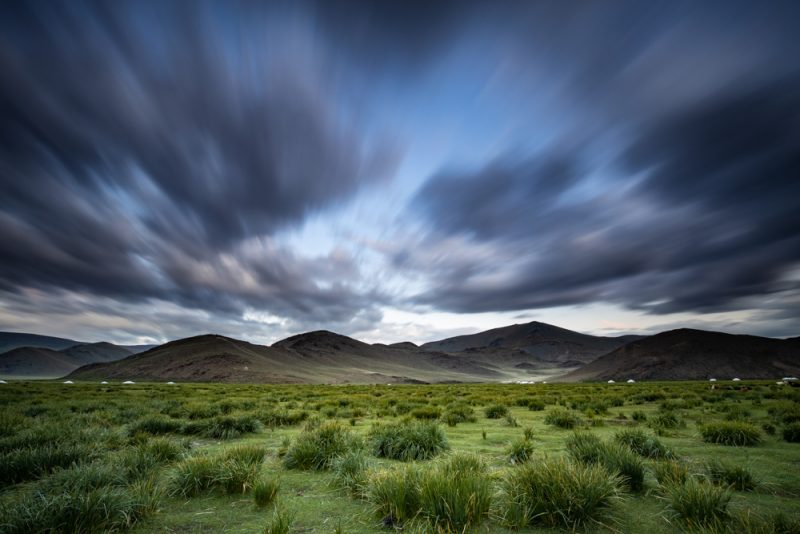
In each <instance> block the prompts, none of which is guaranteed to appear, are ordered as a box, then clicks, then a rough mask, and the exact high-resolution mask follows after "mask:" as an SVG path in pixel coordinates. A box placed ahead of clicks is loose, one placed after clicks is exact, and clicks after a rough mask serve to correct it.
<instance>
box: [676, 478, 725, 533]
mask: <svg viewBox="0 0 800 534" xmlns="http://www.w3.org/2000/svg"><path fill="white" fill-rule="evenodd" d="M664 493H665V499H666V501H667V519H668V520H669V521H670V522H671V523H676V524H677V525H678V526H680V527H682V528H684V529H687V530H711V531H714V532H719V531H724V530H726V526H727V525H728V523H729V522H730V519H731V514H730V511H729V510H728V505H729V504H730V501H731V497H732V494H731V492H730V490H729V489H728V488H725V487H721V486H717V485H714V484H712V483H710V482H707V481H705V480H703V479H702V478H695V477H688V478H687V479H686V480H685V481H684V482H683V483H681V484H669V485H666V486H665V487H664Z"/></svg>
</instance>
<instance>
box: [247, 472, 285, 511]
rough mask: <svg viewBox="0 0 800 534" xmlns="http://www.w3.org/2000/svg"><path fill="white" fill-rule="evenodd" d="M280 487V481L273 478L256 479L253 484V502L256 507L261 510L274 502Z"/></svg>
mask: <svg viewBox="0 0 800 534" xmlns="http://www.w3.org/2000/svg"><path fill="white" fill-rule="evenodd" d="M280 485H281V484H280V481H278V479H275V478H267V477H261V478H259V479H257V480H256V481H255V483H254V484H253V501H255V504H256V506H259V507H262V508H263V507H265V506H269V505H270V504H272V503H273V502H275V499H277V497H278V490H280Z"/></svg>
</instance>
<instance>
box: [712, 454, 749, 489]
mask: <svg viewBox="0 0 800 534" xmlns="http://www.w3.org/2000/svg"><path fill="white" fill-rule="evenodd" d="M706 471H707V472H708V477H709V478H710V479H711V481H712V482H714V483H715V484H721V485H723V486H728V487H730V488H731V489H734V490H737V491H751V490H754V489H755V488H756V486H757V485H758V483H757V482H756V478H755V476H754V475H753V473H752V472H751V471H750V470H749V469H748V468H747V467H746V466H743V465H739V464H732V463H729V462H723V461H721V460H718V459H714V460H711V461H710V462H708V464H706Z"/></svg>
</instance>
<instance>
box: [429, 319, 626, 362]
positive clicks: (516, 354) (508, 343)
mask: <svg viewBox="0 0 800 534" xmlns="http://www.w3.org/2000/svg"><path fill="white" fill-rule="evenodd" d="M639 338H640V336H622V337H598V336H590V335H587V334H581V333H579V332H574V331H572V330H567V329H565V328H559V327H557V326H553V325H550V324H546V323H540V322H537V321H534V322H531V323H526V324H515V325H511V326H504V327H502V328H494V329H492V330H486V331H485V332H480V333H477V334H471V335H466V336H457V337H451V338H448V339H443V340H441V341H433V342H430V343H425V344H424V345H422V347H421V348H422V349H423V350H436V351H443V352H448V353H457V354H464V355H469V356H470V357H472V358H475V359H478V360H480V361H485V362H494V363H511V364H513V365H517V366H520V367H519V368H529V369H532V368H536V367H538V368H542V367H578V366H580V365H583V364H585V363H588V362H591V361H593V360H595V359H597V358H598V357H600V356H602V355H603V354H606V353H608V352H610V351H612V350H614V349H616V348H618V347H621V346H622V345H624V344H626V343H628V342H630V341H634V340H636V339H639Z"/></svg>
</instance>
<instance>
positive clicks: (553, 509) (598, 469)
mask: <svg viewBox="0 0 800 534" xmlns="http://www.w3.org/2000/svg"><path fill="white" fill-rule="evenodd" d="M620 484H621V480H620V478H619V477H618V476H616V475H613V474H611V473H609V472H608V471H607V470H606V469H605V468H604V467H602V466H600V465H585V464H581V463H572V462H568V461H566V460H563V459H552V460H551V459H545V460H542V461H531V462H527V463H525V464H523V465H522V466H521V467H519V468H518V469H513V470H511V471H509V472H508V474H507V475H506V477H505V478H504V479H503V480H502V483H501V488H500V494H499V497H498V499H499V502H498V513H499V516H500V520H501V523H503V524H504V525H505V526H507V527H510V528H524V527H527V526H545V527H561V528H566V529H570V530H577V529H579V528H583V527H592V526H606V527H612V526H613V525H614V523H615V522H616V511H617V507H618V504H619V502H620V489H619V488H620Z"/></svg>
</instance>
